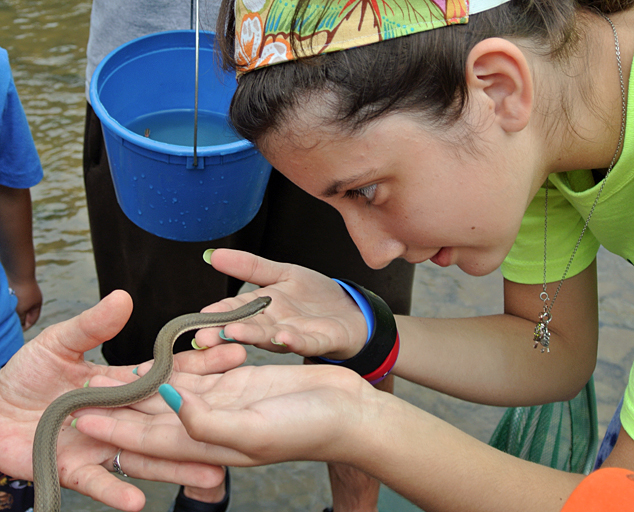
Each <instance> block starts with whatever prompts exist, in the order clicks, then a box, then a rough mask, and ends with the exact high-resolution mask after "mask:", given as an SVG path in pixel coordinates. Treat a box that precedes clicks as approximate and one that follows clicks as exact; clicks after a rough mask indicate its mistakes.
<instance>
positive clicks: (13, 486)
mask: <svg viewBox="0 0 634 512" xmlns="http://www.w3.org/2000/svg"><path fill="white" fill-rule="evenodd" d="M0 112H1V118H0V263H1V265H0V367H2V366H4V365H5V364H6V362H7V361H8V360H9V359H10V358H11V356H12V355H13V354H14V353H16V352H17V351H18V350H19V349H20V347H22V345H24V336H23V334H22V331H23V330H26V329H28V328H29V327H31V326H32V325H33V324H34V323H35V322H36V321H37V319H38V318H39V316H40V308H41V307H42V292H41V291H40V287H39V286H38V284H37V281H36V278H35V249H34V247H33V234H32V213H31V193H30V191H29V188H30V187H33V186H34V185H36V184H37V183H39V182H40V180H41V179H42V166H41V164H40V159H39V156H38V154H37V151H36V149H35V143H34V142H33V137H32V136H31V131H30V130H29V126H28V123H27V119H26V115H25V114H24V109H23V108H22V104H21V103H20V98H19V97H18V93H17V91H16V89H15V84H14V82H13V76H12V74H11V68H10V66H9V57H8V55H7V52H6V50H4V49H2V48H0ZM0 503H1V504H2V506H0V510H9V511H12V512H13V511H15V512H23V511H25V510H28V509H29V508H30V507H32V506H33V485H32V484H31V483H30V482H25V481H23V480H16V479H12V478H11V477H9V476H7V475H4V474H2V473H0ZM7 507H8V508H7Z"/></svg>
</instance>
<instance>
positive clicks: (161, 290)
mask: <svg viewBox="0 0 634 512" xmlns="http://www.w3.org/2000/svg"><path fill="white" fill-rule="evenodd" d="M84 181H85V187H86V200H87V205H88V217H89V221H90V234H91V238H92V245H93V252H94V258H95V266H96V270H97V278H98V281H99V292H100V296H101V297H103V296H105V295H107V294H108V293H110V292H111V291H112V290H115V289H124V290H126V291H127V292H128V293H130V295H131V296H132V299H133V300H134V311H133V312H132V316H131V318H130V320H129V321H128V323H127V324H126V326H125V327H124V328H123V330H122V331H121V333H119V334H118V335H117V336H116V337H115V338H114V339H112V340H111V341H109V342H106V343H105V344H104V346H103V355H104V357H105V358H106V360H107V361H108V363H110V364H116V365H127V364H138V363H141V362H143V361H147V360H148V359H151V358H152V349H153V346H154V340H155V338H156V335H157V334H158V332H159V330H160V329H161V327H163V325H165V324H166V323H167V322H168V321H169V320H171V319H172V318H174V317H176V316H178V315H181V314H185V313H192V312H198V311H200V309H202V308H203V307H205V306H207V305H209V304H212V303H214V302H217V301H219V300H221V299H223V298H225V297H227V296H229V295H235V294H236V293H237V291H238V290H239V288H240V286H241V285H242V283H241V282H239V281H237V280H235V279H232V278H228V277H227V276H225V275H224V274H221V273H219V272H217V271H215V270H214V269H213V268H212V267H211V266H209V265H207V264H206V263H205V262H204V261H203V259H202V255H203V252H204V251H205V250H206V249H208V248H210V247H214V248H217V247H232V246H234V245H236V244H237V245H240V234H239V233H238V234H236V235H232V236H230V237H226V238H223V239H220V240H213V241H209V242H177V241H173V240H167V239H165V238H160V237H157V236H155V235H152V234H150V233H148V232H147V231H144V230H143V229H141V228H139V227H138V226H136V225H135V224H134V223H132V222H131V221H130V220H129V219H128V218H127V217H126V216H125V214H124V213H123V211H122V210H121V208H120V207H119V204H118V202H117V200H116V196H115V191H114V186H113V183H112V178H111V176H110V169H109V166H108V159H107V155H106V148H105V146H104V141H103V136H102V132H101V124H100V122H99V120H98V118H97V117H96V115H95V114H94V112H93V111H92V108H91V107H90V106H88V111H87V116H86V133H85V142H84ZM254 222H255V220H254ZM192 338H193V336H192V335H191V333H190V334H185V335H183V337H182V338H181V339H179V340H178V341H177V343H176V345H175V347H174V350H175V352H179V351H182V350H189V349H191V345H190V342H191V340H192Z"/></svg>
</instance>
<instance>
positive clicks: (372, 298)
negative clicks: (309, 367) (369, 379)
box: [309, 280, 398, 378]
mask: <svg viewBox="0 0 634 512" xmlns="http://www.w3.org/2000/svg"><path fill="white" fill-rule="evenodd" d="M335 281H337V283H339V285H340V286H341V287H342V288H344V290H346V291H347V292H348V293H349V294H350V296H351V297H352V298H353V299H354V301H355V302H356V303H357V304H358V306H359V307H360V308H361V311H362V313H363V316H364V318H365V321H366V324H367V325H368V336H369V338H368V339H367V340H366V343H365V345H364V346H363V348H361V350H360V351H359V353H358V354H356V355H355V356H352V357H351V358H350V359H345V360H343V361H338V360H334V359H326V358H324V357H310V358H309V359H310V360H311V361H312V362H313V363H317V364H324V363H326V364H336V365H340V366H343V367H345V368H349V369H350V370H353V371H355V372H356V373H358V374H359V375H361V376H366V375H373V374H374V373H375V372H376V371H377V370H378V369H380V368H381V367H382V365H384V364H385V362H386V361H387V360H388V358H391V357H392V356H393V355H394V352H393V351H394V349H395V347H396V345H397V343H398V331H397V329H396V320H395V318H394V315H393V314H392V311H391V310H390V307H389V306H388V305H387V304H386V303H385V301H384V300H383V299H381V297H379V296H378V295H376V294H375V293H372V292H371V291H369V290H366V289H365V288H363V287H362V286H359V285H358V284H356V283H353V282H352V281H348V280H345V281H343V280H342V281H339V280H335ZM396 350H398V349H396ZM397 354H398V352H397ZM392 359H394V361H392V366H394V363H395V362H396V358H395V357H392ZM390 361H391V360H390ZM390 369H391V368H390ZM387 373H389V371H388V372H386V374H387ZM383 377H384V375H383V376H382V377H381V378H383Z"/></svg>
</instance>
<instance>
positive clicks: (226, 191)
mask: <svg viewBox="0 0 634 512" xmlns="http://www.w3.org/2000/svg"><path fill="white" fill-rule="evenodd" d="M195 44H196V33H195V31H192V30H182V31H172V32H160V33H157V34H152V35H149V36H145V37H141V38H139V39H135V40H133V41H130V42H129V43H126V44H124V45H123V46H120V47H119V48H117V49H116V50H114V51H113V52H112V53H110V54H109V55H108V56H107V57H106V58H105V59H104V60H103V61H102V62H101V63H100V65H99V66H98V67H97V69H96V70H95V73H94V75H93V77H92V81H91V85H90V101H91V104H92V107H93V108H94V110H95V113H96V114H97V116H98V117H99V119H100V120H101V123H102V127H103V133H104V138H105V142H106V150H107V153H108V161H109V163H110V169H111V173H112V179H113V182H114V186H115V191H116V194H117V199H118V201H119V204H120V206H121V208H122V210H123V211H124V213H125V214H126V215H127V216H128V217H129V218H130V220H131V221H132V222H134V223H135V224H136V225H138V226H139V227H141V228H142V229H145V230H146V231H149V232H150V233H153V234H155V235H158V236H161V237H164V238H169V239H172V240H182V241H206V240H213V239H216V238H221V237H223V236H226V235H229V234H231V233H234V232H235V231H237V230H239V229H240V228H242V227H244V226H245V225H246V224H247V223H248V222H249V221H250V220H251V219H253V217H254V216H255V214H256V213H257V211H258V209H259V208H260V205H261V203H262V198H263V196H264V190H265V188H266V185H267V182H268V179H269V175H270V172H271V166H270V164H269V163H268V162H267V161H266V160H265V159H264V157H263V156H262V155H261V154H260V153H259V152H258V151H257V149H256V148H255V147H254V146H253V144H251V143H250V142H248V141H246V140H244V139H240V138H238V137H237V136H236V135H235V134H234V133H233V132H232V131H231V129H230V128H229V126H228V122H227V112H228V110H229V104H230V102H231V97H232V96H233V93H234V91H235V88H236V80H235V75H234V74H233V73H226V72H224V71H222V69H221V68H220V66H219V65H218V53H217V51H216V50H214V47H213V46H214V35H213V34H212V33H210V32H201V33H200V49H199V77H198V83H199V93H198V94H199V99H198V144H197V165H196V167H194V148H193V131H194V104H195V103H194V100H195V82H196V80H195V76H196V74H195V56H196V51H195ZM188 116H189V117H188ZM175 120H176V121H175ZM184 120H185V121H184ZM190 120H191V121H190ZM206 120H209V123H208V124H209V126H207V124H205V123H206V122H207V121H206ZM178 123H181V124H182V125H183V126H181V128H182V130H180V131H179V133H178V134H173V135H174V137H176V138H174V139H173V140H172V139H170V138H169V137H168V136H167V135H165V134H164V133H163V132H166V133H167V134H168V135H169V133H168V132H169V131H170V130H171V129H172V128H173V127H175V126H176V125H177V124H178ZM145 126H147V127H145ZM139 127H140V128H139ZM144 127H145V128H144ZM187 130H190V132H191V137H188V135H187V133H185V132H186V131H187ZM208 131H209V134H208V133H207V132H208ZM181 132H183V133H181ZM216 132H217V133H216ZM155 133H159V135H161V137H163V136H164V135H165V137H167V138H165V137H163V139H162V140H154V136H155ZM146 135H147V136H146ZM176 135H178V136H176ZM157 138H159V137H158V136H157ZM179 139H181V140H179ZM189 140H191V142H189ZM205 140H207V141H208V142H205ZM201 143H202V144H207V145H201Z"/></svg>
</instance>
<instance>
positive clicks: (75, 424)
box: [70, 418, 77, 428]
mask: <svg viewBox="0 0 634 512" xmlns="http://www.w3.org/2000/svg"><path fill="white" fill-rule="evenodd" d="M70 426H71V427H73V428H77V418H75V419H74V420H73V421H72V422H71V424H70Z"/></svg>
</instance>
